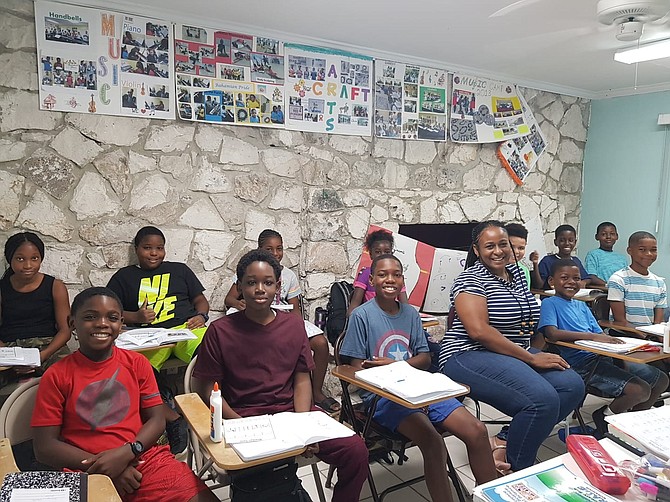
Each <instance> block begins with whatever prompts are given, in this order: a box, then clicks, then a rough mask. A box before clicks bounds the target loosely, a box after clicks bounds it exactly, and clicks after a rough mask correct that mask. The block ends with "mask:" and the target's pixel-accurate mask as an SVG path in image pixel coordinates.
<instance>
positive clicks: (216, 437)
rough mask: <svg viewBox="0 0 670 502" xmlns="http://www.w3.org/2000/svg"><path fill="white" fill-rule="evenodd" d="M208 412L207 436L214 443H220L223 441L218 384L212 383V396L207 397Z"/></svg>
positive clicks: (221, 403) (221, 401)
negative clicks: (208, 430)
mask: <svg viewBox="0 0 670 502" xmlns="http://www.w3.org/2000/svg"><path fill="white" fill-rule="evenodd" d="M209 411H210V413H211V421H210V433H209V436H210V438H211V439H212V441H214V442H215V443H220V442H221V441H223V420H222V418H223V416H222V412H223V400H222V399H221V391H220V390H219V383H218V382H214V388H213V389H212V394H211V395H210V396H209Z"/></svg>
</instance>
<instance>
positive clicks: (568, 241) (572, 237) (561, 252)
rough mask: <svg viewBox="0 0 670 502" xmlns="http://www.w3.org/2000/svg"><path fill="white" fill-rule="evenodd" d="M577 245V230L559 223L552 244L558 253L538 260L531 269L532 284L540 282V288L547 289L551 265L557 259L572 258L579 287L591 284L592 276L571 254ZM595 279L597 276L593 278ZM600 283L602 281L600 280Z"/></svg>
mask: <svg viewBox="0 0 670 502" xmlns="http://www.w3.org/2000/svg"><path fill="white" fill-rule="evenodd" d="M576 245H577V231H576V230H575V227H573V226H572V225H559V226H558V227H556V230H555V231H554V246H556V247H557V248H558V253H556V254H548V255H547V256H545V257H544V258H542V260H540V264H539V266H537V267H535V268H534V269H533V277H532V279H533V284H542V289H549V282H548V279H549V276H550V275H551V267H552V265H553V264H554V263H556V262H557V261H558V260H572V261H573V262H574V264H575V266H577V268H579V274H580V278H581V279H580V281H579V287H580V288H585V287H586V286H588V285H589V284H592V282H593V281H594V277H593V276H590V275H589V274H588V272H587V271H586V269H585V268H584V265H582V262H581V261H580V260H579V258H578V257H576V256H572V252H573V251H574V250H575V246H576ZM595 279H596V281H597V279H598V278H597V277H596V278H595ZM600 283H602V281H600Z"/></svg>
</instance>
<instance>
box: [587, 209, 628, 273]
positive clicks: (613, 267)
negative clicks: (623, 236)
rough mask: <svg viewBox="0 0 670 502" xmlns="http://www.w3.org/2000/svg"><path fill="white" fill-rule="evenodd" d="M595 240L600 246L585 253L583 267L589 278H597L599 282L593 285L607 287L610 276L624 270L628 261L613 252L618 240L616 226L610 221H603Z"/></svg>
mask: <svg viewBox="0 0 670 502" xmlns="http://www.w3.org/2000/svg"><path fill="white" fill-rule="evenodd" d="M596 240H597V241H598V243H599V244H600V247H599V248H598V249H592V250H591V251H589V252H588V253H586V260H584V265H585V266H586V271H587V272H588V273H589V274H591V277H594V276H595V277H597V278H598V279H599V280H600V281H601V282H594V284H595V285H598V284H602V285H603V286H605V285H607V281H609V279H610V277H612V274H614V272H616V271H617V270H621V269H622V268H626V266H627V265H628V260H627V259H626V257H625V256H624V255H622V254H619V253H617V252H615V251H614V245H615V244H616V241H618V240H619V234H618V232H617V230H616V225H615V224H614V223H612V222H610V221H603V222H602V223H601V224H600V225H598V227H597V228H596Z"/></svg>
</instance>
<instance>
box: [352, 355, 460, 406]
mask: <svg viewBox="0 0 670 502" xmlns="http://www.w3.org/2000/svg"><path fill="white" fill-rule="evenodd" d="M356 378H357V379H359V380H362V381H363V382H367V383H369V384H371V385H374V386H375V387H379V388H380V389H383V390H386V391H388V392H390V393H391V394H395V395H396V396H398V397H401V398H403V399H404V400H405V401H407V402H409V403H412V404H420V403H423V402H426V401H432V400H433V399H439V398H442V397H444V398H447V397H451V396H460V395H462V394H466V393H467V392H468V388H467V387H465V386H464V385H461V384H460V383H457V382H454V381H453V380H452V379H451V378H449V377H448V376H447V375H444V374H442V373H429V372H427V371H423V370H419V369H416V368H414V367H413V366H411V365H410V364H408V363H407V362H406V361H398V362H395V363H391V364H387V365H385V366H377V367H376V368H367V369H364V370H359V371H357V372H356Z"/></svg>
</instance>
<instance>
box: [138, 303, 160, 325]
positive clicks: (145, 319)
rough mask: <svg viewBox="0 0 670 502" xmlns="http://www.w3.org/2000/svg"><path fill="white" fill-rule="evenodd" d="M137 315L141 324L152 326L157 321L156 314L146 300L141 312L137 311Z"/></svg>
mask: <svg viewBox="0 0 670 502" xmlns="http://www.w3.org/2000/svg"><path fill="white" fill-rule="evenodd" d="M137 315H138V316H139V318H140V322H141V324H151V323H152V322H153V321H154V319H156V312H154V309H152V308H151V307H149V301H148V300H147V299H146V298H145V299H144V303H143V304H142V306H141V307H140V310H138V311H137Z"/></svg>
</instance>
